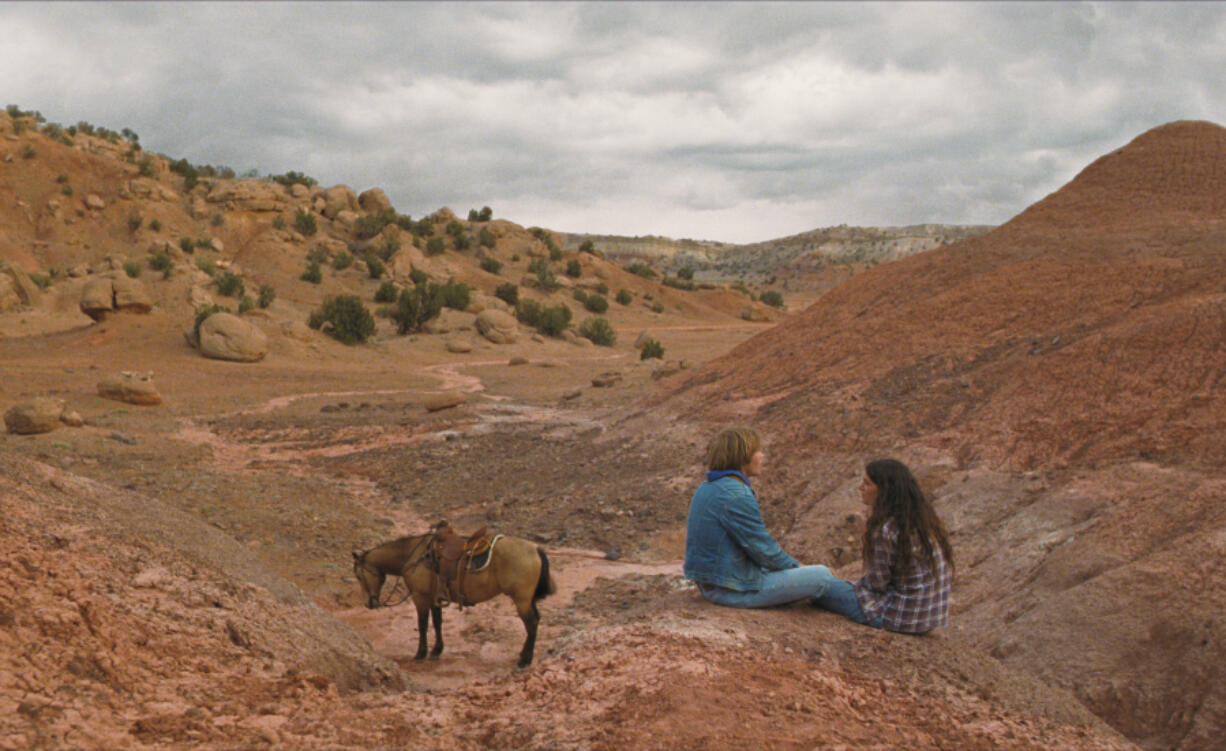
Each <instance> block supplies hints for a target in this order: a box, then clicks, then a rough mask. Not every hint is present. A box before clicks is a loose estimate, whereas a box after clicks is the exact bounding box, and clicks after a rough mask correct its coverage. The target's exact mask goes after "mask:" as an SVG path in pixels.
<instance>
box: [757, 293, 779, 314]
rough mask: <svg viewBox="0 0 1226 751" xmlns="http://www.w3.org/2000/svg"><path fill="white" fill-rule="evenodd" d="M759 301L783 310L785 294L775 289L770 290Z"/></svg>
mask: <svg viewBox="0 0 1226 751" xmlns="http://www.w3.org/2000/svg"><path fill="white" fill-rule="evenodd" d="M758 299H759V300H761V301H762V302H764V303H766V304H767V305H769V306H771V307H772V308H779V309H780V310H783V294H782V293H780V292H776V291H775V290H773V289H768V290H766V291H765V292H763V293H762V296H761V297H759V298H758Z"/></svg>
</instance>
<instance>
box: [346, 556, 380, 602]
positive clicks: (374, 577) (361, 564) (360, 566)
mask: <svg viewBox="0 0 1226 751" xmlns="http://www.w3.org/2000/svg"><path fill="white" fill-rule="evenodd" d="M353 575H354V576H355V577H357V580H358V584H361V585H362V593H363V594H364V595H366V607H368V608H372V609H373V608H377V607H379V593H380V592H381V591H382V590H383V580H384V579H385V578H386V575H385V574H384V573H383V572H382V571H379V570H378V569H376V568H375V567H374V566H371V565H369V564H367V563H366V554H365V553H358V552H354V554H353Z"/></svg>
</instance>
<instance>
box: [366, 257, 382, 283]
mask: <svg viewBox="0 0 1226 751" xmlns="http://www.w3.org/2000/svg"><path fill="white" fill-rule="evenodd" d="M366 271H367V272H368V273H369V274H370V278H371V279H379V278H382V276H383V274H384V272H386V271H387V266H386V265H385V264H384V263H383V261H381V260H379V257H378V256H376V255H375V254H374V253H369V254H367V256H366Z"/></svg>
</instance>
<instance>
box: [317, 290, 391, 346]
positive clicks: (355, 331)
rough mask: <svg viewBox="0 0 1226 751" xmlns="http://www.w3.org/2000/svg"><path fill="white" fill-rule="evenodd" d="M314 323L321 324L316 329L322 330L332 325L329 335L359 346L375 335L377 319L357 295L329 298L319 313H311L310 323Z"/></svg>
mask: <svg viewBox="0 0 1226 751" xmlns="http://www.w3.org/2000/svg"><path fill="white" fill-rule="evenodd" d="M312 321H313V322H318V324H319V325H318V326H315V327H314V328H322V326H323V324H324V323H325V322H328V323H331V324H332V328H331V329H329V330H328V334H329V335H330V336H332V337H333V338H334V339H336V340H338V341H341V342H344V343H345V344H359V343H361V342H364V341H366V340H367V339H368V338H369V337H370V336H371V335H372V334H374V333H375V317H374V316H372V315H371V314H370V310H368V309H367V307H366V306H365V305H364V304H362V300H361V298H359V297H358V296H357V295H341V296H339V297H329V298H328V299H326V300H324V303H323V305H322V306H321V307H320V308H319V309H318V310H317V311H315V312H313V313H311V321H308V323H311V322H312Z"/></svg>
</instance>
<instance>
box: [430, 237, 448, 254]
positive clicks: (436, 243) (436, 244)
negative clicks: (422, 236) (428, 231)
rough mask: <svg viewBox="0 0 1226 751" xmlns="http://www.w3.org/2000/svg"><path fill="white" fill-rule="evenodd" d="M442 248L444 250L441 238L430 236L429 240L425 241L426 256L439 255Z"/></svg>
mask: <svg viewBox="0 0 1226 751" xmlns="http://www.w3.org/2000/svg"><path fill="white" fill-rule="evenodd" d="M444 250H446V247H445V246H444V244H443V238H441V237H431V238H430V239H429V240H427V241H426V255H428V256H437V255H441V254H442V253H443V251H444Z"/></svg>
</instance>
